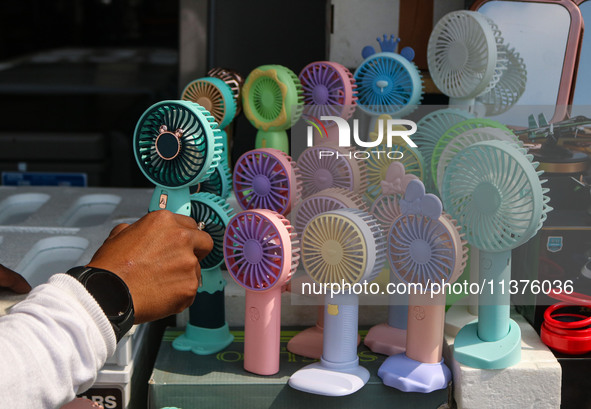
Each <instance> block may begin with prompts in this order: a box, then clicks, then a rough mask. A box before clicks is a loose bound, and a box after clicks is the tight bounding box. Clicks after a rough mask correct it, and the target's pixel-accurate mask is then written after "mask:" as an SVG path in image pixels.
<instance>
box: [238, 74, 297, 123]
mask: <svg viewBox="0 0 591 409" xmlns="http://www.w3.org/2000/svg"><path fill="white" fill-rule="evenodd" d="M302 92H303V91H302V85H301V84H300V80H299V79H298V77H297V76H296V75H295V74H294V73H293V71H291V70H290V69H289V68H286V67H283V66H281V65H263V66H261V67H258V68H255V69H254V70H253V71H252V72H251V73H250V74H249V75H248V77H247V78H246V82H245V83H244V88H243V90H242V104H243V107H244V114H245V115H246V117H247V118H248V120H249V121H250V122H251V123H252V124H253V126H254V127H255V128H257V129H262V130H264V131H279V130H285V129H288V128H290V127H291V126H292V125H293V124H294V123H296V122H297V121H298V120H299V119H300V116H301V115H302V111H303V109H304V101H303V97H302Z"/></svg>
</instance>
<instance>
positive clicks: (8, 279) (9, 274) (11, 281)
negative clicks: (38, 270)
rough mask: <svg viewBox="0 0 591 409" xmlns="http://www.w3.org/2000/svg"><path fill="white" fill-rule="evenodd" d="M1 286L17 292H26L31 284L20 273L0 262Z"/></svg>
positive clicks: (29, 289)
mask: <svg viewBox="0 0 591 409" xmlns="http://www.w3.org/2000/svg"><path fill="white" fill-rule="evenodd" d="M0 288H7V289H9V290H12V291H14V292H15V293H17V294H26V293H28V292H29V291H31V286H30V285H29V283H27V280H25V279H24V278H23V276H21V275H20V274H18V273H16V272H14V271H12V270H11V269H9V268H6V267H4V266H3V265H2V264H0Z"/></svg>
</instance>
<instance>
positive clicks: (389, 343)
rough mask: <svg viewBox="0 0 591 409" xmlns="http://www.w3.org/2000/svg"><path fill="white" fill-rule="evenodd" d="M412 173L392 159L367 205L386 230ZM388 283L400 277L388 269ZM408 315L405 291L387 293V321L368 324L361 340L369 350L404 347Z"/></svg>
mask: <svg viewBox="0 0 591 409" xmlns="http://www.w3.org/2000/svg"><path fill="white" fill-rule="evenodd" d="M417 179H418V178H417V177H416V176H415V175H411V174H406V172H405V169H404V165H403V164H402V163H400V162H392V164H391V165H390V166H389V168H388V171H387V172H386V177H385V178H384V180H382V182H381V189H382V194H381V195H380V196H378V197H377V198H376V200H375V201H374V202H373V204H372V205H371V209H370V212H371V214H373V216H374V217H375V218H376V219H377V220H378V222H379V223H380V225H381V227H382V230H383V231H385V232H387V231H389V230H390V226H392V223H393V222H394V220H396V218H397V217H399V216H400V215H401V214H402V211H401V209H400V199H402V195H403V194H404V192H405V191H406V186H407V185H408V184H409V183H410V181H412V180H417ZM388 275H389V283H394V284H398V283H399V282H400V280H399V279H398V277H397V276H396V275H394V274H393V273H392V270H391V269H388ZM407 316H408V295H407V294H391V295H389V302H388V322H387V323H383V324H378V325H375V326H373V327H371V328H370V329H369V331H368V333H367V335H366V336H365V339H364V340H363V343H364V344H365V345H366V346H367V347H368V348H369V349H371V350H372V351H373V352H377V353H379V354H384V355H388V356H389V355H394V354H398V353H400V352H404V351H405V349H406V327H407Z"/></svg>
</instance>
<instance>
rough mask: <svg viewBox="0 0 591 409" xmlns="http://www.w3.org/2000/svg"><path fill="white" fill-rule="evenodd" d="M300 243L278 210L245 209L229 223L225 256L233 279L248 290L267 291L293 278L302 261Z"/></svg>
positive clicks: (225, 241) (225, 238)
mask: <svg viewBox="0 0 591 409" xmlns="http://www.w3.org/2000/svg"><path fill="white" fill-rule="evenodd" d="M298 246H299V242H298V241H297V240H296V234H295V232H294V230H293V227H292V226H291V225H290V224H289V221H288V220H287V219H285V218H284V217H283V216H281V215H280V214H278V213H275V212H272V211H265V210H260V209H259V210H245V211H242V212H240V213H238V214H237V215H236V216H234V217H233V218H232V219H231V220H230V222H229V223H228V228H227V229H226V235H225V236H224V257H225V259H226V266H227V267H228V272H229V273H230V274H231V275H232V278H233V279H234V280H235V281H236V282H237V283H238V284H240V285H241V286H242V287H244V288H246V289H247V290H253V291H265V290H268V289H271V288H272V287H275V286H277V285H283V284H285V283H286V282H288V281H289V280H290V279H291V276H292V275H293V273H294V272H295V270H296V268H297V266H298V263H299V258H300V257H299V251H300V249H299V247H298Z"/></svg>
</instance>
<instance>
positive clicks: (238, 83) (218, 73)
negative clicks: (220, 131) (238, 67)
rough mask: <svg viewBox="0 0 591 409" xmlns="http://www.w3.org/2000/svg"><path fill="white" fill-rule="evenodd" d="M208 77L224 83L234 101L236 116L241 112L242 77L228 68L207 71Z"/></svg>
mask: <svg viewBox="0 0 591 409" xmlns="http://www.w3.org/2000/svg"><path fill="white" fill-rule="evenodd" d="M207 76H208V77H214V78H219V79H221V80H222V81H224V82H225V83H226V84H227V85H228V86H229V87H230V89H231V90H232V95H233V96H234V100H235V101H236V116H238V114H240V112H242V98H241V92H242V86H243V85H244V77H242V75H240V73H238V71H235V70H231V69H229V68H221V67H216V68H212V69H211V70H209V71H207Z"/></svg>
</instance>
